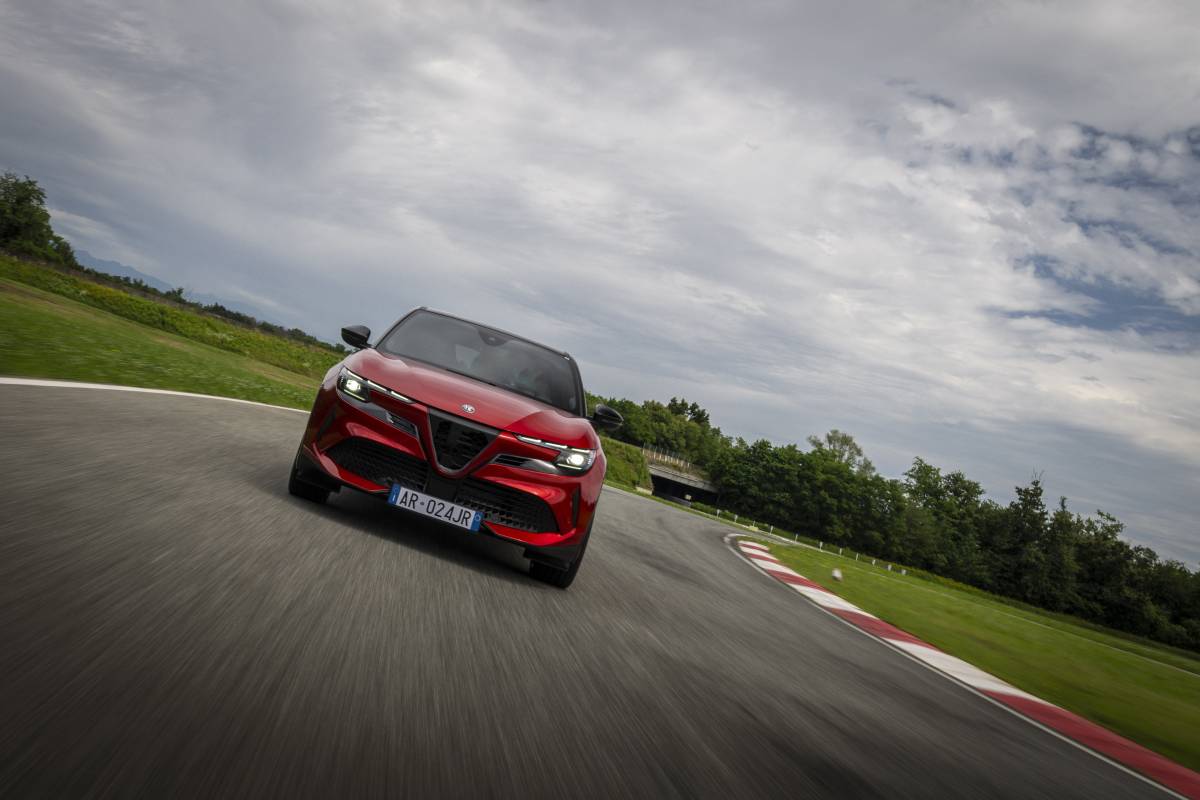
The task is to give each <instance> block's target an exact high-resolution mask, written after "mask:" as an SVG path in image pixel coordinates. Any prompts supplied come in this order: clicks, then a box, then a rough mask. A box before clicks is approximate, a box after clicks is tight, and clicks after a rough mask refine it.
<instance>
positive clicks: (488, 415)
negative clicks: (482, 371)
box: [345, 350, 599, 449]
mask: <svg viewBox="0 0 1200 800" xmlns="http://www.w3.org/2000/svg"><path fill="white" fill-rule="evenodd" d="M345 363H346V367H347V368H349V369H350V370H353V371H354V372H356V373H358V374H359V375H361V376H363V377H364V378H368V379H370V380H373V381H375V382H376V383H379V384H382V385H383V386H386V387H388V388H389V389H392V390H393V391H396V392H399V393H400V394H403V395H405V396H407V397H411V398H412V399H413V400H416V401H417V402H420V403H424V404H425V405H428V406H432V407H433V408H436V409H439V410H441V411H445V412H446V413H447V414H454V415H455V416H459V417H462V418H464V419H469V420H471V421H472V422H478V423H479V424H481V425H487V426H489V427H492V428H499V429H501V430H506V431H509V432H510V433H515V434H520V435H522V436H533V437H536V438H538V439H545V440H547V441H551V442H557V443H559V444H565V445H569V446H571V447H584V448H589V449H594V448H596V447H597V446H598V445H599V441H598V439H597V437H596V432H595V430H593V428H592V425H591V423H590V422H588V421H587V420H586V419H584V418H583V417H577V416H575V415H574V414H570V413H568V412H566V411H563V410H562V409H558V408H555V407H554V406H551V405H547V404H546V403H542V402H540V401H538V400H534V399H533V398H531V397H525V396H523V395H519V394H516V393H514V392H510V391H508V390H506V389H501V388H499V387H496V386H491V385H490V384H487V383H484V382H482V381H477V380H475V379H473V378H468V377H466V376H464V375H458V374H457V373H454V372H450V371H448V370H444V369H439V368H438V367H434V366H431V365H429V364H425V363H422V362H420V361H415V360H413V359H407V358H402V357H400V356H393V355H389V354H386V353H381V352H379V351H378V350H361V351H359V352H357V353H355V354H354V355H352V356H350V357H349V358H347V359H346V362H345ZM463 404H467V405H470V406H472V407H474V409H475V413H473V414H469V413H466V412H465V411H464V410H463V408H462V406H463Z"/></svg>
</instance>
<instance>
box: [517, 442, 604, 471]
mask: <svg viewBox="0 0 1200 800" xmlns="http://www.w3.org/2000/svg"><path fill="white" fill-rule="evenodd" d="M517 438H518V439H520V440H521V441H522V442H525V443H526V444H536V445H537V446H538V447H549V448H550V449H552V450H557V451H558V458H556V459H554V466H555V467H558V469H560V470H561V471H563V472H570V473H572V474H578V473H582V472H587V471H588V470H589V469H591V468H592V464H595V463H596V451H595V450H584V449H582V448H579V447H567V446H566V445H565V444H558V443H556V442H547V441H546V440H545V439H535V438H534V437H532V436H523V435H521V434H519V433H518V434H517Z"/></svg>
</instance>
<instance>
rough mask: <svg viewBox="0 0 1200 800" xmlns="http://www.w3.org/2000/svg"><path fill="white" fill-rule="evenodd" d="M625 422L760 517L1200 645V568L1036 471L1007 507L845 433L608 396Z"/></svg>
mask: <svg viewBox="0 0 1200 800" xmlns="http://www.w3.org/2000/svg"><path fill="white" fill-rule="evenodd" d="M597 400H598V401H599V402H604V403H606V404H607V405H610V406H612V407H613V408H615V409H617V410H618V411H620V412H621V414H622V415H623V416H624V417H625V424H624V426H622V427H621V428H620V429H618V430H617V431H614V432H613V434H612V436H613V437H614V438H617V439H620V440H622V441H625V442H628V443H630V444H634V445H638V446H640V447H657V448H662V449H665V450H669V451H672V452H674V453H676V454H678V455H679V456H681V457H683V458H685V459H687V460H690V461H692V462H693V463H695V464H696V465H698V466H700V467H701V468H703V469H704V470H705V471H706V472H707V473H708V475H709V478H710V479H711V480H712V481H713V482H714V483H715V484H716V485H717V487H718V488H719V490H720V498H721V499H720V503H721V507H722V508H725V509H728V510H730V511H734V512H736V513H739V514H742V515H744V516H748V517H751V518H753V519H754V520H757V521H759V522H762V523H767V524H771V525H775V526H778V527H780V528H783V529H785V530H788V531H792V532H796V533H799V534H802V535H805V536H809V537H811V538H814V539H821V540H823V541H825V542H829V543H832V544H835V545H838V546H844V547H849V548H852V549H855V550H857V551H859V552H862V553H865V554H868V555H871V556H876V557H879V558H884V559H888V560H891V561H895V562H898V563H902V564H906V565H908V566H912V567H917V568H920V569H924V570H927V571H929V572H932V573H935V574H937V575H941V576H944V577H947V578H951V579H953V580H956V581H960V582H962V583H966V584H969V585H971V586H976V587H979V588H981V589H985V590H987V591H990V592H994V593H996V594H1000V595H1003V596H1005V597H1009V598H1013V599H1015V600H1019V601H1022V602H1025V603H1029V604H1032V605H1035V606H1039V607H1041V608H1044V609H1047V610H1049V611H1055V612H1062V613H1067V614H1072V615H1075V616H1078V617H1081V618H1083V619H1085V620H1089V621H1092V622H1096V623H1100V624H1103V625H1106V626H1109V627H1112V628H1116V629H1118V630H1122V631H1126V632H1129V633H1132V634H1137V635H1140V636H1145V637H1148V638H1153V639H1156V640H1158V641H1161V642H1165V643H1167V644H1171V645H1175V646H1178V647H1185V648H1189V649H1192V650H1200V571H1191V570H1189V569H1188V567H1187V566H1186V565H1184V564H1183V563H1181V562H1179V561H1176V560H1171V559H1167V560H1163V559H1160V558H1159V557H1158V555H1157V554H1156V553H1155V552H1154V551H1153V550H1152V549H1151V548H1149V547H1144V546H1140V545H1132V544H1130V543H1129V542H1127V541H1126V540H1125V539H1124V538H1123V537H1122V534H1123V532H1124V525H1123V524H1122V523H1121V522H1120V521H1119V520H1117V519H1116V518H1115V517H1113V516H1112V515H1110V514H1106V513H1104V512H1103V511H1098V512H1097V513H1096V515H1095V516H1082V515H1080V514H1077V513H1074V512H1072V511H1071V510H1070V509H1068V507H1067V501H1066V498H1060V499H1058V501H1057V502H1054V503H1051V504H1050V505H1047V500H1046V498H1045V493H1044V489H1043V486H1042V483H1041V481H1040V480H1039V479H1033V480H1031V481H1030V482H1029V483H1028V484H1027V485H1024V486H1017V487H1016V497H1015V499H1014V500H1013V501H1012V502H1010V503H1007V504H1001V503H997V502H996V501H994V500H991V499H988V498H986V497H985V496H984V491H983V488H982V487H981V486H980V484H979V483H978V482H976V481H973V480H971V479H970V478H968V477H967V476H966V475H964V474H963V473H962V472H959V471H954V472H943V471H942V470H941V469H939V468H938V467H936V466H934V465H932V464H929V463H927V462H926V461H924V460H922V459H920V458H916V459H914V460H913V462H912V466H911V467H910V468H909V470H908V471H907V472H905V473H904V475H903V477H902V478H899V479H894V478H887V477H884V476H882V475H880V474H879V473H878V472H876V470H875V467H874V466H873V465H872V464H871V462H870V460H869V459H868V458H867V457H866V455H865V454H864V453H863V451H862V448H861V447H860V446H859V445H858V444H857V443H856V442H855V441H854V438H853V437H852V436H850V435H849V434H847V433H844V432H842V431H837V430H834V431H830V432H829V433H828V434H826V435H825V436H823V437H819V438H818V437H815V436H814V437H809V438H808V440H807V443H806V444H807V447H806V448H804V447H800V446H798V445H795V444H786V445H782V446H778V445H774V444H772V443H771V442H769V441H766V440H759V441H755V442H746V441H745V440H744V439H741V438H732V437H729V436H726V435H724V434H722V433H721V430H720V428H717V427H714V426H712V424H711V421H710V419H709V414H708V412H707V411H705V410H704V409H703V408H701V407H699V406H698V405H697V404H696V403H689V402H687V401H686V400H682V399H676V398H672V399H671V400H670V402H668V403H665V404H664V403H660V402H656V401H653V400H649V401H646V402H643V403H640V404H639V403H635V402H633V401H630V400H627V399H624V398H608V399H600V398H597Z"/></svg>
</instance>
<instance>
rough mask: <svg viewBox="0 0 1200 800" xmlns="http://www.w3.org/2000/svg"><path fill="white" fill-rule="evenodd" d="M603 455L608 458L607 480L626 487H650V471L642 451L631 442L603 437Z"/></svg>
mask: <svg viewBox="0 0 1200 800" xmlns="http://www.w3.org/2000/svg"><path fill="white" fill-rule="evenodd" d="M603 441H604V455H605V457H606V458H607V459H608V473H607V480H608V482H609V483H612V484H615V485H617V486H623V487H627V488H630V489H632V488H634V487H637V486H641V487H643V488H645V489H649V488H650V471H649V470H648V469H647V468H646V459H645V458H644V457H643V456H642V451H641V450H640V449H639V448H637V447H634V446H633V445H631V444H626V443H625V442H618V441H617V440H616V439H610V438H608V437H607V436H605V437H603Z"/></svg>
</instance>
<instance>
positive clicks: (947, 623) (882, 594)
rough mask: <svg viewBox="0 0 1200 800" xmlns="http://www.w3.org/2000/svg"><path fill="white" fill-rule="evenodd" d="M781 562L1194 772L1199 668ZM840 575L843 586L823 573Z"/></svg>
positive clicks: (800, 559)
mask: <svg viewBox="0 0 1200 800" xmlns="http://www.w3.org/2000/svg"><path fill="white" fill-rule="evenodd" d="M770 546H771V551H772V552H773V553H774V554H775V555H776V557H778V558H779V559H780V560H781V561H783V562H784V563H785V564H787V565H788V566H789V567H791V568H792V569H794V570H796V571H797V572H799V573H800V574H801V575H804V576H805V577H808V578H811V579H812V580H815V581H817V582H819V583H820V584H822V585H823V586H825V587H827V588H829V589H830V590H831V591H833V592H835V593H836V594H838V595H839V596H841V597H844V598H845V599H846V600H848V601H850V602H851V603H854V604H855V605H857V606H859V607H860V608H862V609H863V610H865V611H869V612H870V613H872V614H875V615H876V616H878V617H880V618H881V619H884V620H886V621H888V622H890V623H892V624H893V625H896V626H897V627H899V628H901V629H903V630H906V631H908V632H909V633H912V634H914V635H916V636H918V637H920V638H922V639H924V640H925V641H927V642H929V643H930V644H932V645H935V646H936V647H939V648H941V649H942V650H945V651H946V652H948V653H951V654H953V655H956V656H958V657H959V658H961V659H963V660H965V661H967V662H969V663H971V664H974V665H975V666H977V667H979V668H980V669H983V670H985V671H987V672H990V673H992V674H993V675H996V676H998V677H1000V678H1002V679H1004V680H1006V681H1008V682H1009V683H1011V684H1012V685H1014V686H1016V687H1018V688H1020V689H1023V690H1025V691H1026V692H1029V693H1030V694H1033V695H1037V696H1038V697H1041V698H1044V699H1045V700H1048V701H1050V702H1052V703H1055V704H1056V705H1059V706H1062V707H1063V708H1066V709H1069V710H1071V711H1074V712H1075V713H1077V714H1080V715H1082V716H1084V717H1086V718H1088V719H1090V720H1092V721H1094V722H1096V723H1099V724H1100V725H1103V726H1105V727H1106V728H1109V729H1111V730H1113V731H1116V732H1117V733H1120V734H1122V735H1123V736H1126V737H1128V738H1130V739H1132V740H1134V741H1135V742H1138V743H1140V744H1142V745H1144V746H1145V747H1148V748H1150V749H1151V750H1155V751H1157V752H1159V753H1162V754H1163V755H1165V756H1167V757H1169V758H1172V759H1174V760H1176V761H1178V762H1179V763H1181V764H1184V765H1186V766H1188V767H1190V768H1192V769H1200V736H1198V735H1197V731H1200V659H1195V658H1190V657H1188V656H1187V655H1185V654H1183V653H1181V652H1179V651H1176V650H1171V649H1166V648H1161V647H1155V646H1153V645H1150V644H1145V643H1140V642H1136V641H1131V640H1129V639H1127V638H1124V637H1121V636H1114V635H1111V634H1109V633H1105V632H1103V631H1099V630H1096V629H1095V628H1092V627H1087V626H1083V625H1075V624H1072V623H1071V622H1069V621H1068V620H1066V619H1064V618H1062V617H1059V616H1055V615H1050V614H1043V613H1040V612H1038V611H1035V610H1032V609H1021V608H1014V607H1013V606H1012V605H1009V604H1007V603H1004V602H1001V601H998V600H995V599H992V598H990V597H988V596H986V595H985V594H983V593H981V592H978V591H971V592H967V591H962V590H960V589H957V588H953V587H951V586H947V585H944V584H941V583H935V582H931V581H928V580H926V579H924V578H922V577H920V576H915V575H911V574H910V575H908V576H901V575H899V574H898V573H897V572H888V571H887V570H886V569H885V567H884V566H882V563H883V562H880V565H877V566H871V564H870V562H869V561H865V562H864V561H858V562H855V561H854V560H853V558H845V557H841V556H837V555H835V554H831V553H826V552H819V551H817V550H814V549H811V548H808V547H803V546H792V547H789V546H784V545H779V544H774V543H771V544H770ZM834 567H839V568H840V569H841V570H842V573H843V575H844V580H843V581H842V582H841V583H838V582H836V581H833V580H831V578H830V573H831V571H832V570H833V568H834Z"/></svg>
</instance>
